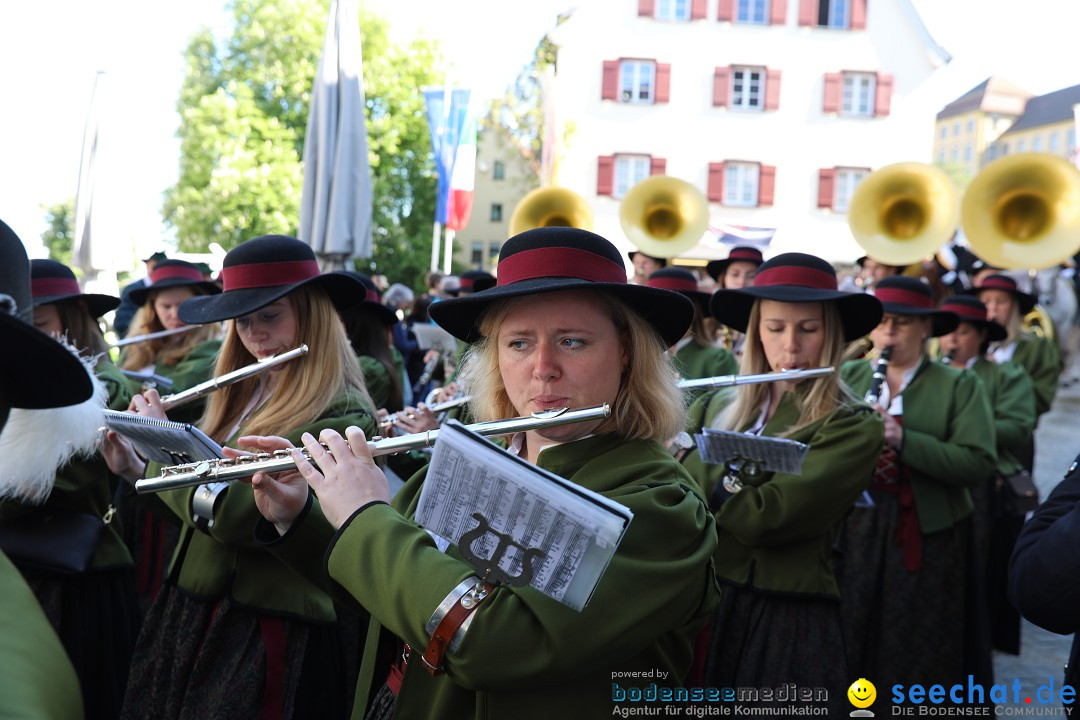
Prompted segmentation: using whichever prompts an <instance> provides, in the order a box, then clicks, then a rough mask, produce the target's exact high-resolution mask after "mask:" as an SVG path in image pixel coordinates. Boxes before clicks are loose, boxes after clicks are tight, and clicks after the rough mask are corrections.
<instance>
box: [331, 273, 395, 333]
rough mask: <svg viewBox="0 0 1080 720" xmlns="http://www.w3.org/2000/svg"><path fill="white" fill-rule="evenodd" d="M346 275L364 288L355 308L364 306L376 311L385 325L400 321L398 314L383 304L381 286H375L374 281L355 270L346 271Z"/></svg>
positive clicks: (354, 305)
mask: <svg viewBox="0 0 1080 720" xmlns="http://www.w3.org/2000/svg"><path fill="white" fill-rule="evenodd" d="M344 274H345V275H348V276H349V277H352V278H355V279H356V280H357V281H359V282H360V284H361V285H363V286H364V294H363V295H360V296H359V298H360V302H359V303H354V304H353V307H358V306H359V305H363V306H364V307H366V308H370V309H371V310H374V311H375V313H376V314H377V315H378V317H379V319H380V320H381V321H382V322H383V324H384V325H393V324H394V323H396V322H397V321H398V317H397V313H396V312H394V311H393V310H391V309H390V308H388V307H386V306H385V305H383V304H382V293H381V292H379V286H378V285H376V284H375V281H374V280H372V279H371V278H370V277H368V276H367V275H365V274H364V273H359V272H356V271H355V270H345V271H344Z"/></svg>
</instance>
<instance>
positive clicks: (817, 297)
mask: <svg viewBox="0 0 1080 720" xmlns="http://www.w3.org/2000/svg"><path fill="white" fill-rule="evenodd" d="M757 300H778V301H780V302H794V303H800V302H803V303H805V302H832V303H835V304H836V308H837V310H839V312H840V319H841V322H842V323H843V326H844V339H846V340H855V339H857V338H861V337H863V336H864V335H866V334H867V333H868V332H870V331H871V330H873V329H874V328H875V327H877V324H878V323H879V322H881V315H882V308H881V303H880V302H878V301H877V299H876V298H874V297H873V296H872V295H866V294H864V293H849V292H843V291H841V290H837V288H836V270H834V269H833V266H832V265H830V264H829V263H827V262H825V261H824V260H822V259H821V258H819V257H815V256H814V255H807V254H806V253H783V254H781V255H777V256H776V257H774V258H771V259H769V260H767V261H765V262H764V263H762V264H761V265H760V266H759V267H758V270H757V274H756V275H755V276H754V283H753V284H752V285H749V286H747V287H744V288H738V289H721V290H717V291H716V292H715V293H713V296H712V300H711V301H710V303H709V306H710V310H711V311H712V314H713V317H715V318H716V319H717V320H719V321H720V322H722V323H723V324H724V325H727V326H728V327H730V328H734V329H735V330H738V331H739V332H746V326H747V325H749V323H750V311H751V310H752V309H753V307H754V303H755V302H756V301H757Z"/></svg>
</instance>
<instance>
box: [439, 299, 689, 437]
mask: <svg viewBox="0 0 1080 720" xmlns="http://www.w3.org/2000/svg"><path fill="white" fill-rule="evenodd" d="M590 292H592V293H593V294H594V295H595V296H596V299H597V304H598V306H599V308H600V309H601V310H602V311H603V312H604V314H605V315H607V317H608V318H609V319H610V320H611V322H612V324H614V326H615V330H616V332H617V333H618V334H619V337H620V338H621V339H622V342H623V345H624V346H625V348H626V352H627V356H628V358H629V362H628V365H627V368H626V370H625V371H624V372H623V374H622V381H621V384H620V386H619V392H618V394H617V395H616V397H615V401H614V402H613V403H612V407H611V418H610V419H609V420H608V421H607V422H606V423H605V424H604V425H603V426H602V427H601V428H600V431H601V432H605V431H613V432H615V433H617V434H618V435H619V436H620V437H622V438H624V439H627V440H645V439H651V440H657V441H660V442H667V441H668V440H670V439H671V438H672V437H673V436H674V435H675V434H676V433H678V432H679V431H681V430H683V429H684V428H685V427H686V404H685V401H684V400H683V395H682V393H681V392H680V390H679V388H678V387H677V386H676V384H675V369H674V367H673V366H672V364H671V358H670V357H669V356H668V354H667V353H666V352H664V350H665V348H664V344H663V342H662V341H661V340H660V337H659V336H658V335H657V334H656V331H655V330H654V329H653V327H652V326H651V325H650V324H649V323H648V322H646V321H645V320H644V319H643V318H642V317H641V316H640V315H638V314H637V313H636V312H634V311H633V310H631V309H630V308H629V307H628V306H627V305H626V304H625V303H623V302H622V301H621V300H619V299H618V298H616V297H615V296H613V295H610V294H608V293H605V292H603V291H590ZM525 302H543V298H542V297H540V298H538V297H536V296H535V295H534V296H528V297H517V298H510V299H507V300H502V301H498V302H495V303H492V305H491V307H489V308H488V310H487V311H486V312H485V313H484V315H483V317H482V319H481V320H480V334H481V336H482V337H481V339H480V340H479V341H477V342H476V343H474V344H473V345H472V346H471V347H470V348H469V349H468V351H467V352H466V354H465V358H464V360H463V366H462V371H461V375H460V380H461V382H462V385H463V386H464V388H465V392H466V393H468V394H469V395H470V396H471V397H472V400H471V401H470V403H469V408H470V410H471V412H472V414H473V417H475V418H476V419H477V420H478V421H480V422H486V421H491V420H505V419H507V418H512V417H515V416H517V410H516V409H515V408H514V406H513V404H511V402H510V397H509V395H507V392H506V386H505V385H504V384H503V379H502V373H501V372H500V371H499V347H498V342H497V340H498V334H499V327H500V326H501V325H502V323H503V321H504V320H506V318H507V316H508V315H510V313H511V312H513V311H514V309H515V308H517V307H518V306H519V305H521V304H523V303H525ZM613 367H614V359H613Z"/></svg>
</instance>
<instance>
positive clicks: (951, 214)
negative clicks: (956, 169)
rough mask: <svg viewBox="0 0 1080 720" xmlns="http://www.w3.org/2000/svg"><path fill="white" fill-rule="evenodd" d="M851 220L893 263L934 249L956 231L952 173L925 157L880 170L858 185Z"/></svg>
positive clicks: (878, 254) (866, 242) (867, 245)
mask: <svg viewBox="0 0 1080 720" xmlns="http://www.w3.org/2000/svg"><path fill="white" fill-rule="evenodd" d="M847 215H848V226H849V227H850V228H851V233H852V235H854V237H855V241H856V242H857V243H859V246H860V247H862V249H863V250H865V251H866V254H867V255H868V256H869V257H871V258H873V259H874V260H877V261H879V262H883V263H886V264H888V265H896V266H902V265H910V264H912V263H917V262H919V261H921V260H922V259H923V258H926V257H928V256H930V255H933V254H934V253H935V252H936V251H937V249H938V247H940V246H941V245H943V244H944V243H945V242H946V241H947V240H949V239H950V238H951V237H952V236H953V233H954V232H955V231H956V226H957V221H958V219H959V203H958V198H957V193H956V188H955V186H954V185H953V182H952V180H950V179H949V176H948V175H946V174H945V173H944V172H942V171H941V170H939V169H938V168H936V167H934V166H932V165H926V164H924V163H916V162H907V163H896V164H894V165H887V166H885V167H883V168H881V169H880V170H876V171H874V172H873V173H871V174H870V175H869V176H868V177H866V178H865V179H864V180H863V181H862V182H860V183H859V184H858V185H857V186H856V187H855V192H854V193H852V196H851V202H850V203H849V204H848V213H847Z"/></svg>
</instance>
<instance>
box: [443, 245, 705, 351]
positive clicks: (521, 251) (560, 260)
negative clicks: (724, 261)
mask: <svg viewBox="0 0 1080 720" xmlns="http://www.w3.org/2000/svg"><path fill="white" fill-rule="evenodd" d="M497 274H498V283H497V284H496V285H495V287H492V288H488V289H487V290H483V291H481V292H476V293H473V294H472V295H465V296H462V297H459V298H452V299H450V300H443V301H441V302H437V303H435V304H433V305H431V306H430V308H429V312H430V313H431V317H432V319H434V320H435V322H436V323H438V324H439V325H441V326H442V327H443V328H444V329H446V330H447V331H449V332H450V334H451V335H453V336H454V337H457V338H460V339H462V340H465V341H466V342H476V341H477V340H479V339H480V333H479V330H478V325H479V321H480V319H481V317H483V315H484V313H485V312H486V311H487V309H488V307H490V306H491V303H493V302H495V301H497V300H503V299H506V298H513V297H521V296H524V295H540V294H543V293H550V292H558V291H560V290H602V291H604V292H607V293H610V294H611V295H613V296H615V297H617V298H618V299H619V300H622V301H623V302H625V303H626V304H627V305H628V306H630V308H632V309H633V310H634V311H635V312H637V313H638V314H639V315H640V316H641V317H642V318H644V319H645V320H646V321H647V322H648V323H649V324H650V325H652V326H653V328H654V329H655V330H656V332H657V333H658V334H659V335H660V337H661V339H662V340H663V341H664V343H665V344H666V345H667V346H668V347H670V346H671V345H674V344H675V343H676V342H678V341H679V340H680V339H681V338H682V336H683V335H684V334H686V330H687V328H689V327H690V323H691V321H693V318H694V306H693V304H692V303H691V302H690V301H689V300H687V299H686V298H685V297H683V296H682V295H679V294H678V293H675V292H671V291H670V290H661V289H659V288H651V287H648V286H645V285H631V284H629V283H628V282H627V281H626V266H625V265H624V264H623V260H622V254H621V253H620V252H619V251H618V249H617V248H616V247H615V246H614V245H612V244H611V242H609V241H608V240H606V239H605V238H602V237H600V236H599V235H596V234H594V233H591V232H589V231H587V230H581V229H579V228H570V227H542V228H535V229H533V230H527V231H526V232H523V233H521V234H520V235H515V236H514V237H512V238H510V239H509V240H507V241H506V242H505V243H503V246H502V250H501V251H500V253H499V266H498V272H497Z"/></svg>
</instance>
